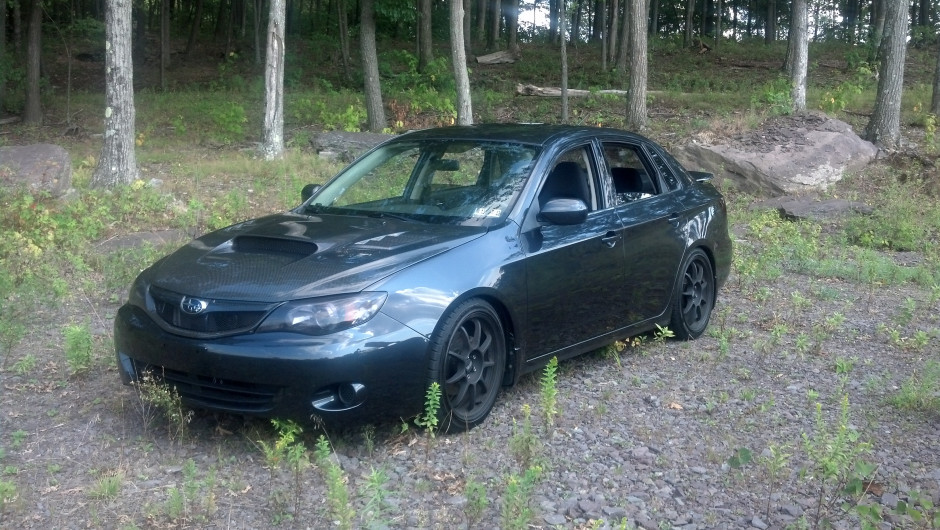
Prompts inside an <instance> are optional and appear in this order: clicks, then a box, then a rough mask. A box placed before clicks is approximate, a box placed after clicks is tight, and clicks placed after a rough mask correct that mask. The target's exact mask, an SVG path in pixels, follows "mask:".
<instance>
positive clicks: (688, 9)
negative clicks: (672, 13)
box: [682, 0, 695, 48]
mask: <svg viewBox="0 0 940 530" xmlns="http://www.w3.org/2000/svg"><path fill="white" fill-rule="evenodd" d="M694 15H695V0H688V2H687V3H686V4H685V36H684V38H683V40H682V44H683V45H684V46H685V47H686V48H688V47H691V46H692V39H693V38H694V37H695V30H694V29H693V26H692V24H693V19H692V17H693V16H694Z"/></svg>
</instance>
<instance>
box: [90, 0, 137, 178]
mask: <svg viewBox="0 0 940 530" xmlns="http://www.w3.org/2000/svg"><path fill="white" fill-rule="evenodd" d="M105 4H106V8H105V24H106V26H107V28H106V30H105V31H106V41H105V83H106V87H105V103H106V107H105V111H104V144H103V145H102V147H101V155H100V156H99V157H98V166H97V167H96V168H95V172H94V173H93V174H92V176H91V185H92V187H96V188H112V187H114V186H117V185H119V184H129V183H131V182H133V181H135V180H137V179H138V177H139V171H138V168H137V156H136V154H135V152H134V131H135V123H134V122H135V120H136V113H135V109H134V61H133V58H132V53H133V51H132V45H131V0H108V1H107V2H106V3H105Z"/></svg>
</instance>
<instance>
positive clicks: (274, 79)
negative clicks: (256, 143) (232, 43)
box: [261, 0, 286, 160]
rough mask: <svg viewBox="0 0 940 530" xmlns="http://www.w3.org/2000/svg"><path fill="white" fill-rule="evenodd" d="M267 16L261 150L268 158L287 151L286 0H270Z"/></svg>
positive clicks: (277, 156)
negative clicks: (285, 102)
mask: <svg viewBox="0 0 940 530" xmlns="http://www.w3.org/2000/svg"><path fill="white" fill-rule="evenodd" d="M268 17H269V18H268V40H267V42H268V46H267V48H266V49H265V54H264V129H263V131H262V132H263V136H262V140H261V152H262V153H263V154H264V159H265V160H275V159H277V158H280V157H281V156H282V155H283V154H284V23H285V17H286V14H285V7H284V0H271V11H270V13H269V15H268Z"/></svg>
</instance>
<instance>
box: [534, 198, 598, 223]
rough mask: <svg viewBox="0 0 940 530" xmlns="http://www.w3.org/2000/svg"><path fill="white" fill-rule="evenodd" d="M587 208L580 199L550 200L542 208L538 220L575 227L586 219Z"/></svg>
mask: <svg viewBox="0 0 940 530" xmlns="http://www.w3.org/2000/svg"><path fill="white" fill-rule="evenodd" d="M587 214H588V207H587V204H584V201H582V200H581V199H552V200H550V201H548V202H546V203H545V205H544V206H542V209H541V210H540V211H539V219H540V220H545V221H548V222H549V223H552V224H556V225H577V224H581V223H583V222H584V221H585V220H586V219H587Z"/></svg>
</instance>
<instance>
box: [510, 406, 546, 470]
mask: <svg viewBox="0 0 940 530" xmlns="http://www.w3.org/2000/svg"><path fill="white" fill-rule="evenodd" d="M539 449H540V444H539V438H538V436H536V435H535V432H534V431H533V429H532V409H531V407H529V405H528V404H525V405H522V426H521V427H520V426H519V424H518V423H516V421H515V419H513V425H512V437H510V438H509V452H510V453H512V455H513V456H514V457H515V458H516V461H517V462H518V463H519V467H521V468H522V469H526V468H528V467H529V466H531V465H532V463H533V461H534V460H535V458H536V457H537V456H538V454H539Z"/></svg>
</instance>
